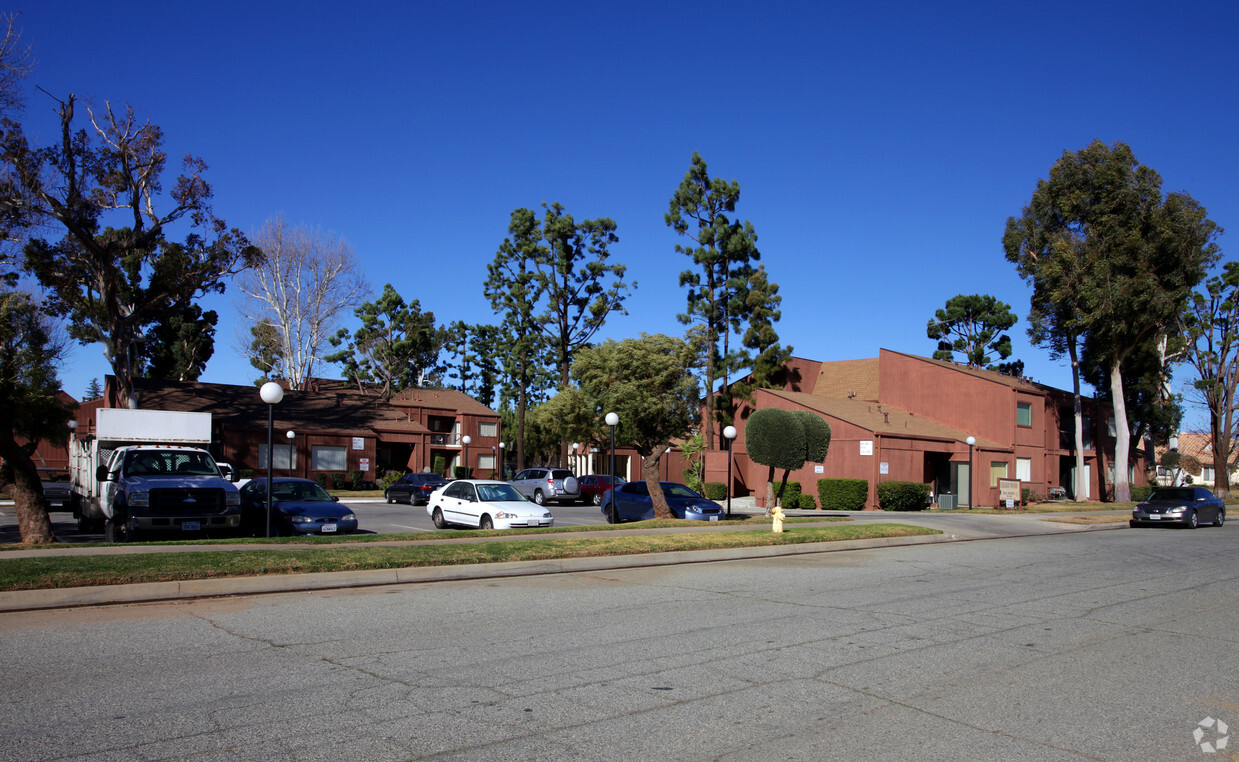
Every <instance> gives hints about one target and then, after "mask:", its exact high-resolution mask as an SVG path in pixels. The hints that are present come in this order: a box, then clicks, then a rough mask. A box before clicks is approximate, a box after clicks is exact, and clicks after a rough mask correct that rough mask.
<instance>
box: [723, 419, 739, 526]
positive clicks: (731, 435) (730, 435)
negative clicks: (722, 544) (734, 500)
mask: <svg viewBox="0 0 1239 762" xmlns="http://www.w3.org/2000/svg"><path fill="white" fill-rule="evenodd" d="M723 436H724V437H725V438H726V439H727V516H728V518H730V517H731V445H732V443H733V442H734V441H735V439H736V427H735V426H728V427H727V428H725V429H723Z"/></svg>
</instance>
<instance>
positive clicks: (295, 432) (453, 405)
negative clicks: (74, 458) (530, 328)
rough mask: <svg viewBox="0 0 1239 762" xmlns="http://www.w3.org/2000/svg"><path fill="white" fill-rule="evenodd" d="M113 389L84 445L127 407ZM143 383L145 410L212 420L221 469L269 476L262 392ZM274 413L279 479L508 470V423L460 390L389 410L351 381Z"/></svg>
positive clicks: (410, 398) (87, 414) (297, 392)
mask: <svg viewBox="0 0 1239 762" xmlns="http://www.w3.org/2000/svg"><path fill="white" fill-rule="evenodd" d="M113 381H114V379H113V378H112V377H110V376H109V377H108V378H107V381H106V382H105V389H104V396H103V397H102V398H101V399H98V400H91V401H88V402H84V403H82V405H81V407H80V408H79V410H78V414H77V422H78V425H77V430H76V433H77V435H78V436H83V435H90V434H92V433H93V432H94V419H95V411H96V410H97V409H98V408H100V407H117V406H118V405H117V402H118V400H117V399H116V396H115V391H114V383H113ZM133 383H134V389H135V391H136V393H137V399H138V403H139V406H140V407H143V408H148V409H158V410H182V411H192V412H206V413H210V414H211V422H212V437H211V438H212V443H211V452H212V454H213V455H214V456H215V457H216V458H217V459H218V460H221V461H225V462H228V463H231V464H232V465H233V466H235V467H236V468H238V469H240V470H246V469H249V470H253V471H254V472H255V473H256V474H260V473H261V472H262V471H263V470H264V469H265V468H266V463H267V414H268V406H267V404H266V403H265V402H263V401H262V398H261V397H260V396H259V393H258V388H257V387H254V386H237V385H230V384H208V383H198V382H177V381H158V380H152V379H141V378H138V379H134V382H133ZM271 412H272V413H273V415H274V436H273V441H274V447H273V448H272V460H273V464H274V467H275V473H276V475H277V476H288V475H291V476H301V477H307V478H315V476H316V475H317V474H318V473H323V472H341V471H343V472H348V471H361V472H363V473H364V474H366V476H365V477H364V478H365V480H366V481H368V482H374V481H377V476H378V475H381V474H383V473H385V472H386V471H389V470H398V471H401V472H403V471H406V470H407V471H423V470H426V469H436V468H439V467H441V468H442V470H443V471H444V473H445V474H448V475H450V474H451V473H452V472H453V469H454V467H456V466H461V465H465V464H466V463H468V465H469V466H470V467H471V468H473V472H474V475H476V476H477V477H479V478H492V477H494V476H497V475H498V474H499V473H500V469H501V468H502V457H503V448H502V447H501V446H500V442H501V441H502V440H501V436H502V431H501V429H500V420H499V414H498V413H496V412H495V411H494V410H491V409H490V408H488V407H487V406H485V405H483V404H481V403H480V402H478V401H477V400H475V399H473V398H472V397H470V396H469V395H467V394H464V393H463V392H458V391H455V390H452V389H405V390H404V391H402V392H399V393H398V394H396V395H395V396H393V397H392V398H391V399H390V400H386V401H384V400H383V399H381V398H380V397H378V396H377V395H376V394H373V393H363V392H361V391H358V389H357V388H356V387H354V386H350V385H348V384H347V383H346V382H344V381H332V380H317V379H316V380H312V381H310V382H308V383H307V384H306V385H305V388H303V389H290V390H287V391H286V392H285V393H284V399H283V400H282V401H281V402H280V403H279V404H277V405H275V406H274V410H272V411H271ZM290 432H291V436H290V435H289V433H290ZM466 436H468V437H469V442H468V443H466V442H465V437H466Z"/></svg>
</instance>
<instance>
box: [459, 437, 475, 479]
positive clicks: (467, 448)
mask: <svg viewBox="0 0 1239 762" xmlns="http://www.w3.org/2000/svg"><path fill="white" fill-rule="evenodd" d="M460 441H462V442H464V443H465V478H466V479H468V478H469V477H470V476H472V474H470V473H469V443H470V442H472V441H473V440H472V439H471V438H470V437H469V435H468V434H465V436H464V438H463V439H461V440H460Z"/></svg>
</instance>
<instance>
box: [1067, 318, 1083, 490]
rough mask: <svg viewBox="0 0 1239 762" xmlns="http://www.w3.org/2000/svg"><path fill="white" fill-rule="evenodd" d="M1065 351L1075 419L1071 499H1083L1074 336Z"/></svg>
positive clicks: (1079, 401)
mask: <svg viewBox="0 0 1239 762" xmlns="http://www.w3.org/2000/svg"><path fill="white" fill-rule="evenodd" d="M1067 353H1068V355H1069V356H1070V357H1071V402H1072V405H1071V410H1072V416H1073V418H1074V421H1075V446H1076V453H1075V454H1076V473H1075V479H1073V480H1072V493H1071V499H1072V500H1074V501H1075V502H1077V503H1080V502H1083V501H1084V492H1085V490H1084V489H1083V487H1087V485H1085V484H1083V481H1084V403H1083V402H1082V401H1081V398H1080V357H1079V350H1078V349H1077V348H1076V340H1075V337H1074V336H1072V337H1070V338H1068V339H1067Z"/></svg>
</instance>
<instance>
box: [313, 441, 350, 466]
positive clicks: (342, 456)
mask: <svg viewBox="0 0 1239 762" xmlns="http://www.w3.org/2000/svg"><path fill="white" fill-rule="evenodd" d="M310 468H312V469H313V470H315V471H347V470H348V451H347V450H345V449H344V448H343V447H328V446H326V445H316V446H315V447H314V448H313V449H312V450H311V452H310Z"/></svg>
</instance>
